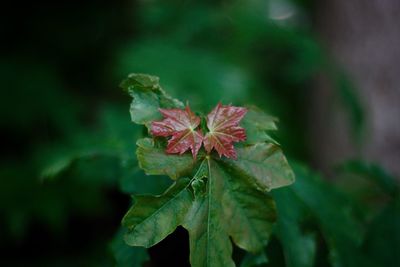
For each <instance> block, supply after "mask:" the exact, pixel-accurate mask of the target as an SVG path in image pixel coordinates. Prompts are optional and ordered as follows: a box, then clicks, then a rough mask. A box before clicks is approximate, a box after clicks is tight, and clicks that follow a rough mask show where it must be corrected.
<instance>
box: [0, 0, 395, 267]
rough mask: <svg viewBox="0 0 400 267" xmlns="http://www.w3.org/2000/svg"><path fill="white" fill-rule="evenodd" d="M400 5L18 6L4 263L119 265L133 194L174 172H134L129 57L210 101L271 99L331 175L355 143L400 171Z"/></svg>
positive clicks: (155, 255) (8, 17) (5, 50)
mask: <svg viewBox="0 0 400 267" xmlns="http://www.w3.org/2000/svg"><path fill="white" fill-rule="evenodd" d="M399 12H400V5H399V3H398V2H397V1H394V0H393V1H388V0H387V1H378V0H374V1H368V2H367V3H366V2H365V1H345V0H340V1H338V0H329V1H312V0H292V1H289V0H287V1H279V0H269V1H256V0H253V1H177V0H176V1H155V0H154V1H145V0H141V1H133V0H131V1H126V0H124V1H115V2H111V1H82V2H78V1H57V2H48V3H46V2H27V3H22V2H21V3H18V2H13V3H8V4H7V5H4V6H3V7H2V8H1V11H0V33H1V40H2V41H1V44H0V46H1V57H0V58H1V59H0V77H1V80H0V86H1V93H0V101H1V102H0V104H1V105H0V129H1V130H0V140H1V152H2V153H1V156H0V157H1V161H0V251H1V254H2V257H1V262H0V265H2V266H110V265H111V266H112V265H113V262H114V260H113V256H112V248H111V247H110V245H109V242H110V241H111V240H112V239H113V236H114V234H115V233H116V232H117V230H118V228H119V225H120V220H121V218H122V216H123V215H124V213H125V212H126V210H127V208H128V207H129V204H130V197H129V194H131V193H136V192H138V191H139V192H143V190H144V191H146V190H147V191H148V192H157V190H159V188H161V187H162V186H160V187H157V188H155V187H156V186H154V185H152V184H151V181H148V179H149V178H146V177H145V176H143V174H140V177H142V179H147V180H146V181H145V180H142V182H141V183H142V184H140V186H138V185H137V184H136V183H137V181H136V180H135V182H133V183H132V182H130V180H129V179H130V178H129V177H130V176H132V175H133V174H134V173H135V172H136V171H137V170H136V169H134V168H135V167H134V166H133V165H135V159H132V160H130V159H131V157H134V147H135V145H134V144H135V139H136V137H137V136H139V135H140V134H141V129H139V128H137V127H136V126H133V125H132V123H130V118H129V112H128V109H129V103H130V97H129V96H128V95H127V94H126V93H125V92H123V91H122V90H121V89H120V88H119V87H118V84H119V82H120V81H121V80H122V79H123V78H124V77H125V76H126V75H127V74H129V73H130V72H143V73H149V74H152V75H156V76H159V77H160V81H161V85H162V86H163V87H164V89H165V90H166V91H168V92H169V93H170V94H171V95H173V96H174V97H177V98H180V99H181V100H188V101H189V102H190V104H191V105H192V106H193V107H194V109H199V110H202V111H203V112H207V111H208V110H209V109H210V108H211V107H212V106H214V105H215V104H216V103H217V102H218V101H220V100H221V101H222V102H223V103H226V104H228V103H234V104H235V105H240V104H243V103H252V104H256V105H258V106H260V107H261V108H263V109H264V110H266V111H268V112H269V113H271V114H272V115H274V116H276V117H278V118H279V119H280V123H279V127H280V131H279V133H277V138H278V140H279V141H280V143H281V144H282V146H283V149H284V151H285V152H286V154H287V155H288V156H289V157H290V158H291V159H294V160H298V161H302V162H305V163H306V164H307V165H309V166H311V167H312V168H314V169H316V170H319V171H321V172H322V173H323V174H325V175H326V176H327V177H328V178H330V179H335V173H334V169H335V166H336V165H337V164H340V163H342V162H344V161H346V160H348V159H354V158H355V159H358V160H367V161H373V162H376V163H377V164H379V165H381V166H382V167H383V168H385V169H386V170H387V171H388V172H389V173H393V174H395V175H397V176H398V175H399V173H400V169H399V166H400V165H399V164H398V161H399V159H400V126H399V125H400V124H399V119H398V116H399V115H400V112H399V108H400V105H399V100H400V90H399V89H398V88H399V87H398V86H399V84H400V81H399V79H400V78H399V75H398V73H399V71H400V65H399V64H400V63H399V62H400V61H399V60H398V59H399V58H400V57H399V56H400V52H399V50H400V36H399V30H398V26H399V25H400V21H399V18H398V16H397V15H398V14H399ZM102 153H103V154H104V153H105V154H106V155H107V156H102V155H103V154H102ZM116 154H118V155H117V156H115V155H116ZM82 158H83V159H84V160H83V162H82V161H81V160H79V159H82ZM131 165H132V166H131ZM121 166H122V167H124V168H125V167H127V166H128V167H127V170H126V169H123V168H122V167H121ZM49 177H50V178H49ZM160 179H161V178H160ZM157 183H160V184H166V182H165V180H162V179H161V180H160V181H158V182H157ZM148 184H149V185H148ZM143 188H144V189H143ZM147 191H146V192H147ZM186 239H187V234H186V232H185V231H184V230H182V229H180V230H178V232H177V233H175V234H174V235H173V236H171V237H169V238H168V239H167V240H165V241H163V242H162V243H161V244H160V245H157V246H156V247H155V248H152V249H151V250H150V256H151V258H152V262H153V263H152V264H153V265H151V266H178V264H182V262H185V261H186V260H187V254H188V248H187V246H186V241H185V240H186ZM273 242H274V241H273ZM239 254H240V253H239ZM277 266H279V264H278V265H277Z"/></svg>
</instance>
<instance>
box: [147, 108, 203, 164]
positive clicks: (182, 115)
mask: <svg viewBox="0 0 400 267" xmlns="http://www.w3.org/2000/svg"><path fill="white" fill-rule="evenodd" d="M159 110H160V113H161V114H162V115H163V116H164V119H163V120H162V121H154V122H152V123H151V133H152V134H153V135H154V136H164V137H167V136H172V137H171V139H169V140H168V145H167V150H166V152H167V153H169V154H177V153H178V154H183V153H184V152H186V151H187V150H189V149H190V150H191V151H192V154H193V157H194V158H196V156H197V153H198V152H199V149H200V147H201V144H202V142H203V135H202V133H201V131H200V130H196V128H197V126H199V124H200V118H199V117H197V116H196V115H195V114H194V113H193V112H192V111H191V110H190V108H189V106H186V109H185V110H182V109H162V108H160V109H159Z"/></svg>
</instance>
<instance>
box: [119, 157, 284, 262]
mask: <svg viewBox="0 0 400 267" xmlns="http://www.w3.org/2000/svg"><path fill="white" fill-rule="evenodd" d="M205 164H207V165H206V167H207V173H206V174H204V172H203V170H204V166H205ZM205 175H206V177H203V176H205ZM202 177H203V179H205V178H206V179H207V183H204V184H203V186H204V187H206V188H205V193H204V194H196V197H195V198H194V199H193V197H192V196H193V195H192V193H191V192H190V191H189V189H188V185H189V184H190V181H189V179H187V178H180V179H178V180H177V182H176V184H175V185H174V186H173V187H171V188H170V189H169V190H168V191H167V192H166V193H165V194H163V195H161V196H158V197H152V196H146V197H143V196H141V197H138V198H137V201H136V202H135V204H134V205H133V207H132V208H131V210H129V211H128V213H127V215H126V216H125V217H124V220H123V224H124V225H125V226H126V227H128V229H129V230H128V233H127V235H126V238H125V240H126V242H127V243H128V244H129V245H134V246H144V247H149V246H152V245H154V244H156V243H157V242H159V241H161V240H162V239H163V238H165V237H166V236H167V235H168V234H170V233H171V232H172V231H173V230H174V229H175V228H176V227H177V226H178V225H183V227H184V228H186V229H187V230H188V231H189V239H190V251H191V254H190V255H191V256H190V260H191V264H192V266H235V265H234V262H233V260H232V259H231V254H232V244H231V241H230V239H229V237H231V238H232V239H233V242H234V243H235V244H237V245H238V246H239V247H240V248H242V249H245V250H247V251H251V252H253V253H257V252H260V251H261V250H262V249H263V247H264V246H265V245H266V244H267V242H268V239H269V236H270V233H271V231H272V225H273V223H274V222H275V220H276V210H275V203H274V201H273V199H272V198H271V197H270V196H269V195H267V194H266V193H264V192H261V191H259V190H258V189H257V188H256V187H255V186H254V184H253V181H252V179H250V178H249V177H247V176H240V175H237V174H235V173H234V172H232V170H230V168H229V167H228V165H227V164H226V163H225V162H223V161H217V160H213V159H209V158H205V159H203V161H202V163H201V165H200V166H199V168H198V172H197V174H195V175H194V178H193V179H192V180H193V181H196V180H199V179H202ZM201 186H202V183H199V184H197V185H196V187H197V189H196V190H197V191H201Z"/></svg>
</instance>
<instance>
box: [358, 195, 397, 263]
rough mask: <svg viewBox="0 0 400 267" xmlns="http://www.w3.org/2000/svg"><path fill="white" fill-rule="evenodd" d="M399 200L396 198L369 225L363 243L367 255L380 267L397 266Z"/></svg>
mask: <svg viewBox="0 0 400 267" xmlns="http://www.w3.org/2000/svg"><path fill="white" fill-rule="evenodd" d="M399 225H400V199H399V198H398V197H397V198H396V199H394V200H393V201H392V202H391V203H390V204H389V205H387V207H386V208H385V209H384V210H383V211H382V212H381V214H379V215H378V216H377V217H376V218H375V219H374V220H373V221H372V223H371V225H370V227H369V229H368V232H367V235H366V240H365V243H364V247H365V249H366V252H367V253H368V255H370V256H371V257H372V258H373V259H374V260H376V262H379V263H380V265H381V266H385V267H395V266H398V265H399V248H400V228H399Z"/></svg>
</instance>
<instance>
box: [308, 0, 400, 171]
mask: <svg viewBox="0 0 400 267" xmlns="http://www.w3.org/2000/svg"><path fill="white" fill-rule="evenodd" d="M317 6H318V7H317V19H316V21H317V27H318V30H319V32H320V35H321V36H322V40H323V42H324V43H325V44H326V46H327V48H328V50H329V51H330V52H331V53H332V55H333V57H334V58H335V59H336V60H337V61H338V63H339V64H340V65H341V66H343V67H344V68H345V70H346V71H347V72H348V73H349V74H350V77H351V78H352V79H353V81H354V82H355V85H356V87H357V89H358V93H359V94H360V96H361V98H362V102H363V103H364V104H365V108H366V111H367V113H366V115H367V129H366V131H367V132H366V138H365V140H364V142H365V143H364V144H363V149H362V151H361V154H362V156H363V157H364V158H365V159H367V160H370V161H375V162H378V163H380V164H381V165H383V166H384V167H385V168H387V169H388V170H389V171H390V172H392V173H394V174H396V175H397V176H398V175H399V174H400V1H398V0H368V1H365V0H363V1H362V0H351V1H349V0H328V1H317ZM319 86H320V87H319V88H318V90H316V94H317V95H316V98H318V100H316V101H320V100H321V98H322V103H323V105H319V106H318V105H317V106H316V109H317V112H316V113H317V114H323V115H320V116H316V117H315V118H314V119H315V120H316V125H319V128H317V130H316V131H317V132H315V133H314V134H315V135H314V137H316V136H317V135H321V134H326V136H327V139H324V140H322V139H321V138H319V139H318V138H313V139H314V140H316V141H317V142H318V144H317V146H318V145H320V146H321V149H319V150H317V151H316V153H317V163H318V164H319V165H320V166H322V168H324V167H326V166H327V165H328V164H330V163H332V162H337V161H339V160H342V159H344V158H348V157H351V156H353V155H354V154H355V149H354V146H351V145H350V143H351V142H350V141H349V140H350V138H349V137H348V134H343V132H347V129H346V128H347V126H345V125H343V123H342V121H343V116H341V115H338V114H336V115H333V116H332V117H330V118H327V116H328V117H329V111H328V110H327V109H328V108H327V107H329V106H330V105H331V104H332V102H331V101H332V100H331V98H329V95H330V94H331V93H329V91H330V89H329V86H328V85H327V84H326V83H325V82H322V83H319ZM321 106H322V107H321ZM318 109H319V110H318ZM326 119H332V123H327V121H326Z"/></svg>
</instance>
